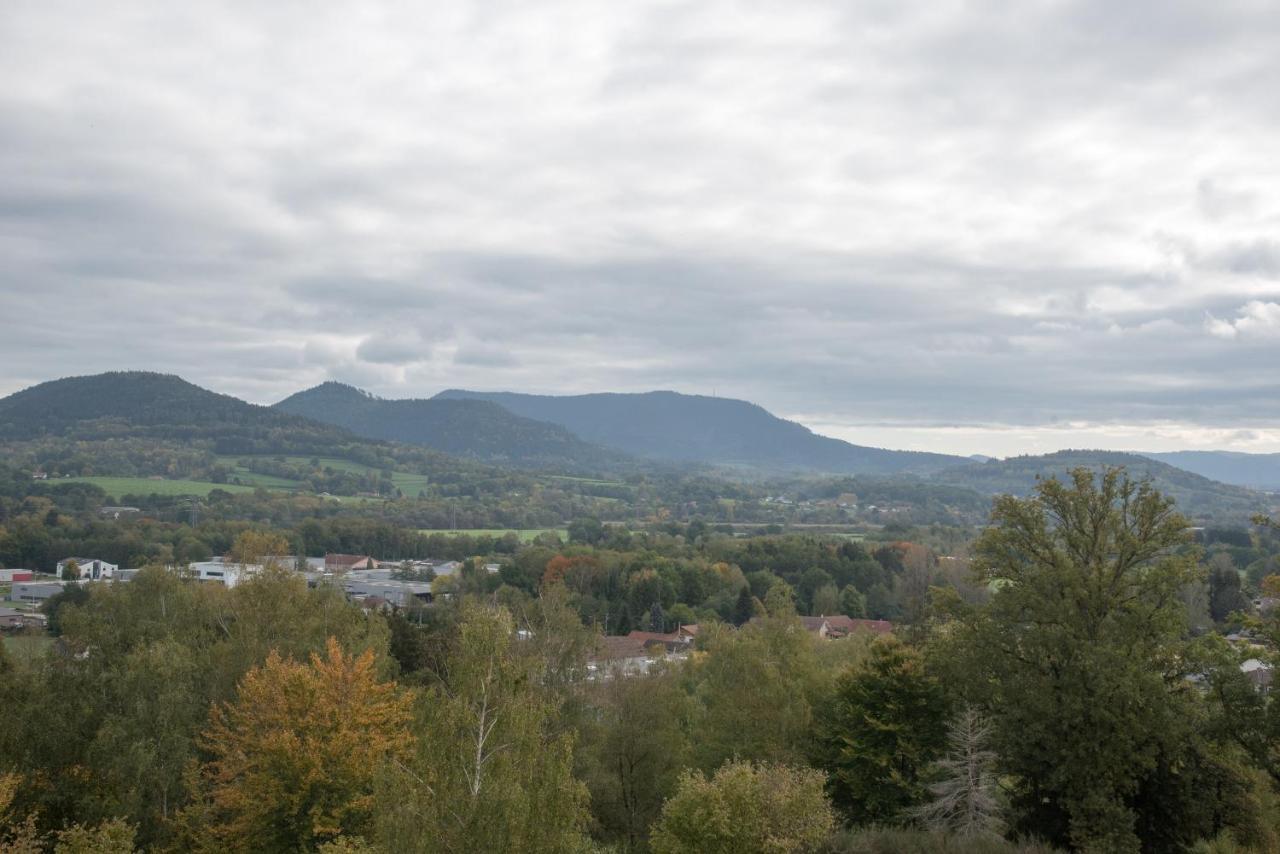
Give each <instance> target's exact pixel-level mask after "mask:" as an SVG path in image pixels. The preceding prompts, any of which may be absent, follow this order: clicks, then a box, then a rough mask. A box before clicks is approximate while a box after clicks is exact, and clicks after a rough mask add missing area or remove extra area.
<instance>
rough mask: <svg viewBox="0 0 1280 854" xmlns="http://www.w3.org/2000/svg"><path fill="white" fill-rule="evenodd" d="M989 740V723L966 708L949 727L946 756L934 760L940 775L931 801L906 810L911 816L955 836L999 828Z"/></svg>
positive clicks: (993, 833)
mask: <svg viewBox="0 0 1280 854" xmlns="http://www.w3.org/2000/svg"><path fill="white" fill-rule="evenodd" d="M990 738H991V727H990V725H989V724H988V723H987V721H986V720H985V719H984V718H983V717H982V715H981V714H980V713H979V712H978V710H977V709H974V708H973V707H972V706H966V707H965V709H964V711H962V712H961V713H960V714H959V715H957V716H956V718H955V720H954V721H952V723H951V726H950V727H949V729H948V732H947V755H946V758H944V759H941V760H939V761H938V762H937V763H935V769H936V770H937V771H938V773H939V775H940V778H939V780H938V781H937V782H936V783H934V784H932V785H931V786H929V793H930V794H931V795H932V800H931V801H929V802H928V803H926V804H924V805H922V806H919V807H916V808H915V809H913V810H911V817H912V818H914V819H915V820H917V821H919V822H920V823H921V824H923V825H925V826H926V827H928V828H929V829H931V830H940V831H945V832H948V833H955V834H957V835H960V836H969V837H973V836H999V835H1000V834H1001V833H1002V832H1003V830H1004V823H1003V822H1002V820H1001V818H1000V812H1001V810H1000V801H999V798H998V797H997V794H996V780H995V776H994V774H993V773H992V770H991V768H992V765H993V764H994V763H995V759H996V755H995V753H993V752H992V751H991V750H989V749H988V748H987V745H988V743H989V741H990Z"/></svg>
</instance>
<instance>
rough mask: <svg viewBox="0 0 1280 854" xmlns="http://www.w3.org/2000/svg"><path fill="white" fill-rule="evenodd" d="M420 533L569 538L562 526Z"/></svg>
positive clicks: (427, 531) (423, 531) (425, 531)
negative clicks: (546, 535)
mask: <svg viewBox="0 0 1280 854" xmlns="http://www.w3.org/2000/svg"><path fill="white" fill-rule="evenodd" d="M418 533H420V534H446V535H449V536H454V537H461V536H468V537H501V536H503V535H505V534H516V535H518V536H519V537H520V541H521V542H524V543H527V542H529V541H530V540H532V539H534V538H535V537H537V536H538V535H539V534H555V535H556V536H558V537H559V538H560V539H562V540H567V539H568V538H569V532H568V531H567V530H565V529H564V528H524V529H521V530H514V529H511V528H506V529H504V528H469V529H465V530H452V531H451V530H447V529H445V528H419V529H418Z"/></svg>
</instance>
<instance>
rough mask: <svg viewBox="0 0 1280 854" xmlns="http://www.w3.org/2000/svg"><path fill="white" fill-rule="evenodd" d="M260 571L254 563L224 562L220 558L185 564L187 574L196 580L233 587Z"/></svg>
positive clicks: (260, 567)
mask: <svg viewBox="0 0 1280 854" xmlns="http://www.w3.org/2000/svg"><path fill="white" fill-rule="evenodd" d="M259 572H262V566H261V565H260V564H256V563H224V562H223V561H221V560H202V561H198V562H196V563H192V564H189V565H188V566H187V574H188V575H189V576H190V577H191V578H194V579H196V580H197V581H214V582H217V583H218V584H222V585H225V586H227V587H235V586H236V585H237V584H239V583H240V582H241V581H244V580H245V579H247V578H250V577H251V576H254V575H257V574H258V573H259Z"/></svg>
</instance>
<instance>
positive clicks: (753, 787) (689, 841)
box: [652, 761, 836, 854]
mask: <svg viewBox="0 0 1280 854" xmlns="http://www.w3.org/2000/svg"><path fill="white" fill-rule="evenodd" d="M822 784H823V778H822V774H821V772H818V771H815V770H812V769H809V768H797V767H788V766H785V765H767V764H766V765H753V764H751V763H750V762H740V761H735V762H728V763H726V764H725V765H723V766H722V767H721V768H720V769H719V770H718V771H716V773H715V775H714V776H713V777H711V778H710V779H707V778H706V777H705V776H703V775H702V774H701V773H700V772H698V771H687V772H685V774H684V776H682V777H681V778H680V782H679V786H678V788H677V790H676V793H675V794H674V795H672V796H671V799H670V800H669V801H667V803H666V805H665V806H663V808H662V816H661V818H660V819H659V820H658V823H657V824H656V825H655V826H654V829H653V836H652V846H653V851H654V852H655V854H740V852H745V851H751V852H760V854H793V852H794V854H799V852H804V851H814V850H817V848H818V846H819V845H821V844H822V843H823V842H824V841H825V840H826V839H827V837H828V836H829V835H830V834H831V831H832V829H833V828H834V827H835V823H836V822H835V814H834V812H833V811H832V809H831V803H830V801H828V800H827V796H826V794H825V793H824V792H823V789H822Z"/></svg>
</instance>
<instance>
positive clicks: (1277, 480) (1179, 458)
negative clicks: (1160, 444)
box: [1143, 451, 1280, 490]
mask: <svg viewBox="0 0 1280 854" xmlns="http://www.w3.org/2000/svg"><path fill="white" fill-rule="evenodd" d="M1143 456H1144V457H1150V458H1151V459H1153V460H1159V461H1160V462H1162V463H1168V464H1169V465H1171V466H1177V467H1178V468H1181V469H1186V470H1187V471H1190V472H1195V473H1196V474H1199V475H1203V476H1205V477H1208V478H1212V479H1213V480H1220V481H1222V482H1223V483H1234V484H1235V485H1237V486H1248V487H1252V488H1254V489H1271V490H1280V454H1243V453H1239V452H1234V451H1172V452H1170V453H1164V454H1143Z"/></svg>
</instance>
